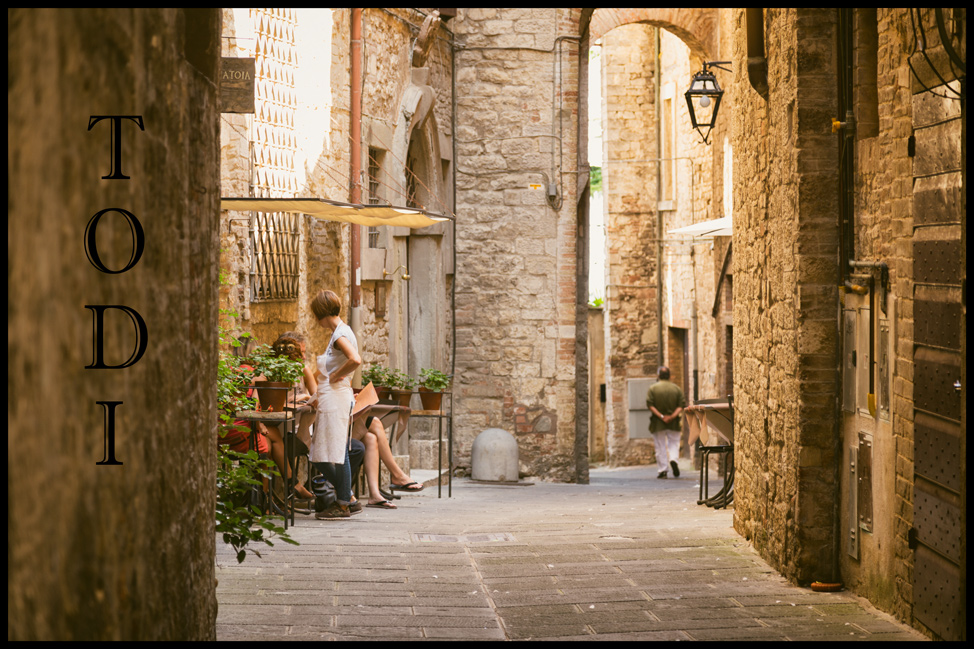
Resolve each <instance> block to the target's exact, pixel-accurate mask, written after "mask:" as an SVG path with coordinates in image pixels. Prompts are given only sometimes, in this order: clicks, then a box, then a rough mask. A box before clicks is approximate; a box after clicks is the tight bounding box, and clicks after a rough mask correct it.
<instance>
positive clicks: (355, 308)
mask: <svg viewBox="0 0 974 649" xmlns="http://www.w3.org/2000/svg"><path fill="white" fill-rule="evenodd" d="M350 31H351V33H350V36H351V38H350V49H349V55H350V56H349V67H350V71H349V72H350V74H349V76H350V78H349V86H350V88H351V100H352V103H351V106H350V120H349V137H350V138H351V140H352V142H351V168H350V170H349V202H350V203H361V202H362V178H361V176H362V8H361V7H353V8H352V24H351V30H350ZM350 238H351V241H350V247H351V251H350V259H351V273H350V275H351V277H350V287H349V320H350V324H351V327H352V331H353V332H355V334H356V335H358V333H359V332H360V331H361V321H362V314H361V307H362V280H361V268H362V241H361V239H362V229H361V226H359V225H358V224H355V223H353V224H352V225H351V237H350ZM352 381H353V383H357V382H358V381H359V370H356V372H355V377H353V379H352Z"/></svg>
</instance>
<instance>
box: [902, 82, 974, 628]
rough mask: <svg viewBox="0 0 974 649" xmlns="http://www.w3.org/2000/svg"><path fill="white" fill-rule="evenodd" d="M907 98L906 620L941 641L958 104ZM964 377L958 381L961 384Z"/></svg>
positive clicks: (957, 375)
mask: <svg viewBox="0 0 974 649" xmlns="http://www.w3.org/2000/svg"><path fill="white" fill-rule="evenodd" d="M937 99H938V98H936V97H934V96H932V95H931V94H930V93H920V94H917V95H914V138H915V140H914V143H913V144H914V151H915V152H916V157H915V158H914V164H913V175H914V192H913V214H914V232H913V272H914V278H913V279H914V289H913V314H914V350H913V407H914V472H915V475H914V485H913V525H914V527H913V529H912V530H910V536H909V541H910V547H911V548H913V550H914V553H915V554H914V566H913V598H914V602H913V606H914V608H913V614H914V616H915V618H916V619H917V620H918V621H920V622H921V623H923V624H924V625H925V626H926V627H928V628H929V629H931V630H932V631H933V632H934V633H936V634H937V635H938V636H939V637H940V638H942V639H944V640H963V639H965V638H966V636H967V628H966V589H967V586H966V582H967V547H966V538H965V537H966V529H967V513H966V508H965V505H966V498H967V494H966V490H967V486H966V475H967V465H966V461H967V460H966V450H967V443H966V424H965V422H966V417H965V411H964V410H963V408H964V406H963V404H964V403H965V402H964V393H963V389H962V388H963V386H962V380H961V379H962V377H961V372H962V371H963V368H964V358H965V357H966V343H965V342H964V340H963V333H962V332H963V331H965V330H966V326H965V322H966V305H965V290H964V289H965V281H966V280H965V278H966V272H967V271H966V268H967V263H966V251H965V247H964V244H963V240H964V207H963V205H964V203H963V201H964V198H963V192H964V189H963V178H962V175H963V174H962V163H961V159H960V158H961V156H960V152H961V149H960V147H959V146H958V147H957V148H956V154H955V155H950V154H947V155H945V154H944V153H943V152H944V146H943V143H944V142H951V141H959V140H961V139H963V138H962V133H961V119H960V117H961V113H960V110H961V109H960V106H959V102H940V103H939V104H938V101H937ZM965 379H966V377H965Z"/></svg>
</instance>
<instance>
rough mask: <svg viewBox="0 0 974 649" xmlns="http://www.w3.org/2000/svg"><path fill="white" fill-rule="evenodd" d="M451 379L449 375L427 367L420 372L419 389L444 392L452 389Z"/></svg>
mask: <svg viewBox="0 0 974 649" xmlns="http://www.w3.org/2000/svg"><path fill="white" fill-rule="evenodd" d="M450 379H451V377H450V376H449V375H447V374H444V373H443V372H441V371H439V370H435V369H433V368H431V367H425V368H423V369H422V370H420V372H419V387H421V388H426V389H427V390H432V391H433V392H443V391H444V390H446V389H447V388H449V387H450Z"/></svg>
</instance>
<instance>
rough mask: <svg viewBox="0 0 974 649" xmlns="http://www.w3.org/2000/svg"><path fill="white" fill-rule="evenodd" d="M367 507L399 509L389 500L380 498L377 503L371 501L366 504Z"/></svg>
mask: <svg viewBox="0 0 974 649" xmlns="http://www.w3.org/2000/svg"><path fill="white" fill-rule="evenodd" d="M366 507H375V508H376V509H399V508H398V507H396V506H395V505H393V504H392V503H391V502H389V501H388V500H380V501H379V502H377V503H369V504H367V505H366Z"/></svg>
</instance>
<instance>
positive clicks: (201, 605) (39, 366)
mask: <svg viewBox="0 0 974 649" xmlns="http://www.w3.org/2000/svg"><path fill="white" fill-rule="evenodd" d="M7 18H8V26H7V36H8V40H9V60H8V104H7V107H8V122H7V123H8V165H9V166H8V172H7V173H8V181H9V195H8V227H7V236H8V244H7V245H8V248H7V250H8V261H7V269H8V270H7V272H8V277H7V279H8V281H7V288H8V296H7V300H8V301H7V304H8V312H7V317H8V321H7V325H8V329H7V336H8V338H7V340H8V345H7V349H8V361H7V363H8V365H7V371H8V374H7V376H8V381H9V390H8V401H7V408H8V414H7V418H8V419H7V421H8V428H9V438H8V440H9V441H8V447H7V451H8V455H7V487H8V493H7V505H8V510H7V569H8V573H7V639H8V640H169V641H172V640H213V639H215V631H214V629H215V622H216V613H217V610H216V609H217V602H216V578H215V567H214V562H213V556H214V553H215V520H214V503H215V501H216V452H215V451H216V449H215V439H216V424H217V419H216V417H215V414H214V413H215V411H216V392H215V389H214V383H213V377H215V375H216V367H217V353H216V346H217V331H216V326H215V325H216V318H217V300H218V297H217V272H218V243H217V231H218V227H219V220H218V217H219V200H218V196H219V193H218V192H219V173H220V167H219V107H218V105H217V88H218V85H219V78H218V73H219V69H220V67H219V66H220V60H219V37H220V13H219V12H218V11H216V10H209V9H143V10H113V9H11V10H9V11H8V14H7ZM104 115H125V116H138V117H139V118H140V119H141V127H140V125H139V124H137V123H136V121H137V120H135V119H131V120H129V119H121V120H119V124H120V126H121V130H120V134H121V135H120V137H119V138H118V139H116V138H115V137H114V136H113V134H112V133H113V122H112V121H111V120H108V119H104V120H100V121H99V120H94V123H92V116H104ZM113 142H114V143H115V144H117V145H118V147H119V150H120V158H119V159H118V160H117V161H116V159H115V156H114V155H113V149H114V147H113V146H112V143H113ZM116 174H117V175H118V176H120V177H118V178H114V177H111V176H115V175H116ZM121 176H127V178H122V177H121ZM106 209H107V210H109V211H108V212H107V213H105V214H103V215H102V217H101V218H100V219H99V220H97V221H95V223H93V224H92V220H93V218H94V216H95V215H97V214H99V213H100V212H101V211H102V210H106ZM122 210H124V211H125V212H123V211H122ZM126 213H127V214H128V215H129V216H126ZM136 223H138V224H139V225H138V226H136V225H135V224H136ZM86 228H88V229H87V231H86ZM139 231H141V235H139V234H138V233H139ZM89 235H91V236H90V238H89ZM139 241H141V242H142V247H141V249H140V248H139V247H138V245H137V243H138V242H139ZM86 253H87V254H86ZM98 265H101V266H102V268H99V267H98ZM107 305H119V306H121V307H125V308H127V309H130V310H131V311H124V310H123V309H121V308H106V309H104V311H102V315H103V320H102V325H103V326H101V327H99V325H98V324H97V323H98V318H97V317H96V315H95V314H96V313H97V311H96V310H95V309H93V308H92V307H93V306H107ZM132 313H135V314H138V318H139V319H141V321H142V322H143V323H144V331H143V332H142V333H137V332H138V331H139V329H138V324H137V323H138V321H139V320H137V319H136V316H134V315H132ZM126 314H127V315H128V316H129V317H126ZM99 331H100V332H101V333H102V334H103V338H102V340H103V341H104V356H103V360H104V365H106V367H105V368H98V367H97V366H98V365H99V363H97V362H96V361H97V358H98V353H97V351H96V350H97V343H95V342H94V341H95V340H97V338H96V336H97V334H98V332H99ZM143 343H144V349H143V353H142V354H141V355H140V354H138V350H139V349H140V345H141V344H143ZM125 359H129V361H130V362H131V364H130V365H129V366H127V367H121V368H119V369H111V367H109V366H118V365H125V364H126V362H127V361H126V360H125ZM89 366H91V368H90V369H88V368H89ZM187 369H189V371H187ZM110 404H114V405H110ZM109 412H111V413H112V414H113V416H112V414H109ZM112 425H113V428H112ZM110 429H111V430H112V431H113V434H114V436H113V443H112V441H110V440H109V439H108V438H109V434H108V433H109V430H110ZM112 460H114V461H115V462H117V463H112Z"/></svg>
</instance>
